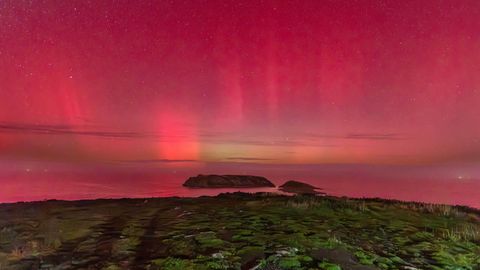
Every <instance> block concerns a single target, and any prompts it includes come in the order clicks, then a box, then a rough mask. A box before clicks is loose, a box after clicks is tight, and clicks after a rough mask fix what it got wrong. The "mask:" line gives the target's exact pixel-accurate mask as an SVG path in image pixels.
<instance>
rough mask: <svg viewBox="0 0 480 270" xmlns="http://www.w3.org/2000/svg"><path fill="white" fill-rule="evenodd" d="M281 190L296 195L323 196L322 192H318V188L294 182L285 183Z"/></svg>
mask: <svg viewBox="0 0 480 270" xmlns="http://www.w3.org/2000/svg"><path fill="white" fill-rule="evenodd" d="M279 189H280V190H281V191H284V192H288V193H296V194H322V192H319V191H317V189H319V188H317V187H314V186H312V185H309V184H306V183H302V182H298V181H293V180H290V181H287V182H285V184H283V185H281V186H280V187H279Z"/></svg>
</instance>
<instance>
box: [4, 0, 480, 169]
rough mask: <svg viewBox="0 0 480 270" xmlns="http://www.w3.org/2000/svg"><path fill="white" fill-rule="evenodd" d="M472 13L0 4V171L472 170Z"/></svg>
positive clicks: (479, 81)
mask: <svg viewBox="0 0 480 270" xmlns="http://www.w3.org/2000/svg"><path fill="white" fill-rule="evenodd" d="M479 18H480V1H476V0H473V1H467V0H461V1H455V0H451V1H441V0H431V1H430V0H422V1H371V0H368V1H40V0H39V1H20V0H18V1H8V0H7V1H1V2H0V159H2V160H10V161H11V160H13V161H15V160H38V161H47V162H49V161H55V162H56V161H64V162H65V161H66V162H70V163H72V164H76V163H82V162H92V163H111V162H113V163H115V162H118V164H123V163H124V162H151V163H155V162H158V163H162V164H164V163H179V164H187V163H203V162H244V163H275V164H324V163H328V164H444V163H468V164H472V163H473V164H475V163H477V164H478V163H479V162H480V20H479Z"/></svg>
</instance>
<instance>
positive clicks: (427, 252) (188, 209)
mask: <svg viewBox="0 0 480 270" xmlns="http://www.w3.org/2000/svg"><path fill="white" fill-rule="evenodd" d="M479 215H480V214H479V212H477V210H473V209H469V208H466V207H453V206H445V205H430V204H418V203H402V202H395V201H384V200H353V199H346V198H333V197H314V196H295V197H288V196H279V195H271V194H256V195H248V194H243V193H236V194H226V195H220V196H217V197H201V198H159V199H122V200H95V201H75V202H65V201H46V202H36V203H17V204H4V205H0V269H2V270H3V269H108V270H117V269H164V270H181V269H187V270H188V269H257V270H267V269H329V270H338V269H357V270H368V269H410V270H413V269H480V216H479Z"/></svg>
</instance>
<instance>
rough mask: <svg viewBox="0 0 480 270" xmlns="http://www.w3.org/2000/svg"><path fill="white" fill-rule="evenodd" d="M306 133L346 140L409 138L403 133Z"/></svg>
mask: <svg viewBox="0 0 480 270" xmlns="http://www.w3.org/2000/svg"><path fill="white" fill-rule="evenodd" d="M305 135H306V136H308V137H312V138H323V139H345V140H373V141H384V140H392V141H396V140H405V139H407V138H406V137H405V136H404V135H403V134H400V133H349V134H347V135H327V134H312V133H308V134H305Z"/></svg>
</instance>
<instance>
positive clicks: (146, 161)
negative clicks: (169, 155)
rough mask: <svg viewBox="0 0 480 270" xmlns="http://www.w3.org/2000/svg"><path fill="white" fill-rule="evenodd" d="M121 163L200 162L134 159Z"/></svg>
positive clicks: (190, 160)
mask: <svg viewBox="0 0 480 270" xmlns="http://www.w3.org/2000/svg"><path fill="white" fill-rule="evenodd" d="M119 162H131V163H182V162H198V160H195V159H133V160H119Z"/></svg>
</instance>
